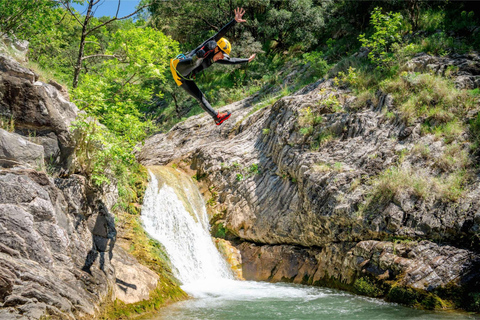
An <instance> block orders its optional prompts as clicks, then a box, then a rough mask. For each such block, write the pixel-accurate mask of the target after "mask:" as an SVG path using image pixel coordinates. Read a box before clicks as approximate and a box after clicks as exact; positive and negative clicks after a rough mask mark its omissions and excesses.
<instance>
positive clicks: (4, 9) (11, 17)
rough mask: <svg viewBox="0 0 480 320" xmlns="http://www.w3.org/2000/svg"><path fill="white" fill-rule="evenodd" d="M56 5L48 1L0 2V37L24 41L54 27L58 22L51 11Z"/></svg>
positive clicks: (2, 0) (55, 15)
mask: <svg viewBox="0 0 480 320" xmlns="http://www.w3.org/2000/svg"><path fill="white" fill-rule="evenodd" d="M57 6H58V3H57V2H55V1H50V0H29V1H25V0H0V36H3V35H4V34H6V35H10V36H12V35H14V36H17V37H20V39H26V38H29V37H30V36H32V35H33V34H35V33H40V32H43V31H45V30H48V29H50V28H53V27H54V24H55V22H56V21H57V20H59V18H60V17H59V15H58V14H57V13H58V12H57V11H55V10H52V9H53V8H55V7H57Z"/></svg>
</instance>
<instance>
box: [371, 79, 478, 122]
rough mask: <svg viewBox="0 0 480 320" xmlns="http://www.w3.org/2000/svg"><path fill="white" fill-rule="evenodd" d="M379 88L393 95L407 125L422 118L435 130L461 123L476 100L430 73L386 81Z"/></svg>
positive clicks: (448, 81)
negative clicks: (460, 120) (446, 125)
mask: <svg viewBox="0 0 480 320" xmlns="http://www.w3.org/2000/svg"><path fill="white" fill-rule="evenodd" d="M380 86H381V88H382V90H384V91H386V92H389V93H392V94H393V96H394V98H395V101H396V103H397V105H398V109H399V111H400V112H401V113H402V116H403V119H404V120H405V121H406V122H407V123H408V124H412V123H413V122H415V121H416V119H418V118H420V117H424V118H425V119H426V123H427V124H428V125H430V126H434V127H438V126H441V125H445V124H447V123H458V122H459V121H458V120H459V119H463V117H464V116H465V114H466V113H467V112H468V111H469V110H471V109H472V108H473V107H474V106H475V101H474V99H473V98H472V96H471V95H470V94H469V93H468V92H467V91H464V90H463V91H462V90H458V89H456V88H455V86H454V83H453V82H452V81H450V80H448V79H445V78H442V77H439V76H436V75H432V74H428V73H425V74H413V73H407V72H403V73H402V74H401V76H400V77H396V78H393V79H390V80H386V81H384V82H382V83H381V85H380ZM444 129H447V128H446V127H444ZM462 130H464V128H463V127H462Z"/></svg>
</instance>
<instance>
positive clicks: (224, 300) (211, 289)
mask: <svg viewBox="0 0 480 320" xmlns="http://www.w3.org/2000/svg"><path fill="white" fill-rule="evenodd" d="M183 288H184V290H185V291H187V292H188V293H189V294H190V295H191V296H192V297H193V298H192V299H190V300H187V301H182V302H178V303H175V304H172V305H170V306H168V307H166V308H164V309H161V311H160V312H159V314H158V315H156V316H154V317H151V318H149V319H151V320H166V319H169V320H170V319H179V320H190V319H192V320H193V319H198V320H270V319H272V320H273V319H275V320H283V319H285V320H286V319H288V320H294V319H295V320H303V319H305V320H306V319H318V320H323V319H325V320H333V319H338V320H350V319H358V320H373V319H378V320H384V319H385V320H395V319H406V320H409V319H415V320H427V319H428V320H431V319H439V320H443V319H451V320H454V319H455V320H457V319H458V320H463V319H479V318H478V317H475V316H474V315H469V314H466V313H459V312H432V311H424V310H416V309H412V308H407V307H404V306H401V305H398V304H394V303H388V302H385V301H383V300H379V299H373V298H367V297H362V296H357V295H353V294H350V293H347V292H343V291H339V290H333V289H326V288H318V287H309V286H302V285H293V284H271V283H264V282H253V281H235V280H224V281H219V282H217V283H206V282H198V283H196V284H190V285H188V286H184V287H183Z"/></svg>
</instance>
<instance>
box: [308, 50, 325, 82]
mask: <svg viewBox="0 0 480 320" xmlns="http://www.w3.org/2000/svg"><path fill="white" fill-rule="evenodd" d="M322 56H323V53H322V52H317V51H312V52H307V53H304V54H303V60H304V61H305V62H306V63H309V64H310V67H311V68H312V69H313V70H314V71H315V76H317V77H319V78H320V77H323V76H324V75H325V74H326V73H327V71H328V69H329V65H328V63H327V61H326V60H324V59H323V58H322Z"/></svg>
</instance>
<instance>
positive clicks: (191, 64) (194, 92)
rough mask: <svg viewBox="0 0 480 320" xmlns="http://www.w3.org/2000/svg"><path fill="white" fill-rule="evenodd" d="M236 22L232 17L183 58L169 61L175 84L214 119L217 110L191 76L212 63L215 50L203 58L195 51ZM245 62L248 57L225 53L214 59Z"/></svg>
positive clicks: (227, 61)
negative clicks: (242, 57) (234, 56)
mask: <svg viewBox="0 0 480 320" xmlns="http://www.w3.org/2000/svg"><path fill="white" fill-rule="evenodd" d="M236 23H237V22H236V21H235V19H232V21H230V22H229V23H227V24H226V25H225V26H224V27H223V28H222V29H221V30H220V31H219V32H218V33H217V34H216V35H214V36H213V37H211V38H209V39H207V40H205V41H204V42H203V43H202V44H201V45H199V46H198V47H197V48H195V49H194V50H192V51H191V52H189V53H188V54H186V55H185V58H183V59H180V58H176V59H172V60H171V61H170V69H171V70H172V75H173V79H174V80H175V82H176V83H177V85H178V86H180V87H182V88H183V89H184V90H185V91H187V92H188V93H189V94H190V95H191V96H193V97H194V98H195V99H197V100H198V102H200V105H201V106H202V108H203V109H204V110H205V111H207V112H208V114H209V115H210V116H212V117H213V118H214V119H216V118H217V112H216V111H215V110H213V108H212V106H211V105H210V103H208V101H207V99H205V96H204V95H203V93H202V91H200V89H199V88H198V87H197V85H196V84H195V82H193V78H194V77H195V75H196V74H197V73H199V72H200V71H202V70H203V69H206V68H208V67H210V66H211V65H212V64H213V63H214V61H213V56H214V55H215V52H214V50H212V51H210V52H209V53H208V54H206V55H205V56H204V57H203V58H199V57H197V52H198V51H199V50H202V48H204V47H205V45H206V44H207V43H208V42H210V41H212V40H213V41H215V42H217V41H218V40H220V39H221V38H222V37H223V36H224V35H225V34H226V33H227V31H228V30H230V29H231V28H232V27H233V26H235V24H236ZM247 62H248V59H240V58H230V57H229V56H228V55H227V54H225V53H224V58H223V59H221V60H217V61H216V63H219V64H241V63H247Z"/></svg>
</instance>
